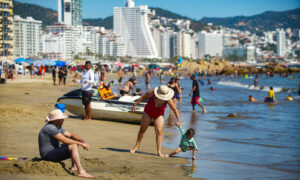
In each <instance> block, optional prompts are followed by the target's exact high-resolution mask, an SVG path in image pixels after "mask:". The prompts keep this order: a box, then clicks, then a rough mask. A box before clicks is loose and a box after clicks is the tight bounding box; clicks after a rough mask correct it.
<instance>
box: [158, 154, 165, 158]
mask: <svg viewBox="0 0 300 180" xmlns="http://www.w3.org/2000/svg"><path fill="white" fill-rule="evenodd" d="M157 155H158V156H159V157H162V158H164V157H165V156H164V155H163V154H162V153H157Z"/></svg>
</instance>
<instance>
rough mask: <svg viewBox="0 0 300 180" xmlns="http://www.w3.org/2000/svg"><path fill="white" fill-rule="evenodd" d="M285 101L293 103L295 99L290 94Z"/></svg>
mask: <svg viewBox="0 0 300 180" xmlns="http://www.w3.org/2000/svg"><path fill="white" fill-rule="evenodd" d="M284 100H289V101H292V100H293V97H292V96H291V95H290V94H289V95H288V96H287V97H286V98H284Z"/></svg>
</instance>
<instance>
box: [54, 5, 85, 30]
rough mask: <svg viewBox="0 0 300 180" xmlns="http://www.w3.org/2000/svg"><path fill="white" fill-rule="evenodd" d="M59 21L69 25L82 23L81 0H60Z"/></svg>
mask: <svg viewBox="0 0 300 180" xmlns="http://www.w3.org/2000/svg"><path fill="white" fill-rule="evenodd" d="M58 22H60V23H63V24H66V25H69V26H78V25H82V17H81V0H58Z"/></svg>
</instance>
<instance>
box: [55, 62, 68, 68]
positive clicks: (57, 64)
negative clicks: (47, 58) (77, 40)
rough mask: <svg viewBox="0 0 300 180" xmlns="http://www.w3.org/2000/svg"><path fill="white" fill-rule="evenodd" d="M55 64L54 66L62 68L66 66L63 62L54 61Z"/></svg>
mask: <svg viewBox="0 0 300 180" xmlns="http://www.w3.org/2000/svg"><path fill="white" fill-rule="evenodd" d="M55 63H56V66H58V67H62V66H65V65H66V62H63V61H55Z"/></svg>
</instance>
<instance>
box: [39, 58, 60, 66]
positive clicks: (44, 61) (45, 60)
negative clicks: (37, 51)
mask: <svg viewBox="0 0 300 180" xmlns="http://www.w3.org/2000/svg"><path fill="white" fill-rule="evenodd" d="M41 62H42V63H43V64H44V65H46V66H55V65H56V63H55V61H53V60H52V59H42V60H41Z"/></svg>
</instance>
